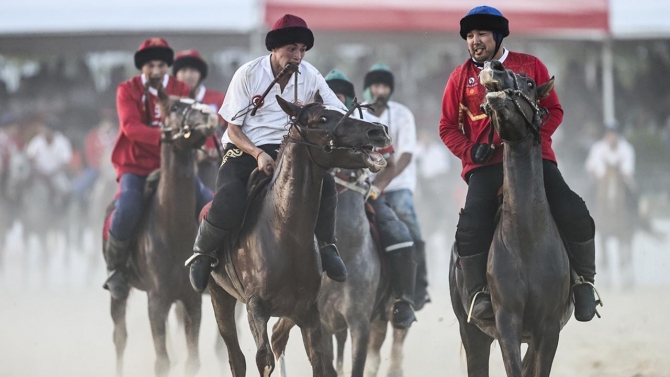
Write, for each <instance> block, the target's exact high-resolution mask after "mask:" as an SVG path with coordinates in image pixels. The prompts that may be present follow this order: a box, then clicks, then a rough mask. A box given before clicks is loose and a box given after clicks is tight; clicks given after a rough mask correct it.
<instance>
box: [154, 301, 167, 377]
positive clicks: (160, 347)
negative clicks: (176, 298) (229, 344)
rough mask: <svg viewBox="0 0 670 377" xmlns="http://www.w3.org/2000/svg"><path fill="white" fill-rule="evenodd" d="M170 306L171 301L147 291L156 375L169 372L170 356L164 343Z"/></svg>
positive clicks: (165, 374) (163, 374) (164, 374)
mask: <svg viewBox="0 0 670 377" xmlns="http://www.w3.org/2000/svg"><path fill="white" fill-rule="evenodd" d="M170 306H172V303H171V302H170V301H169V300H167V299H166V298H164V297H160V296H158V295H156V294H152V293H149V323H150V324H151V335H152V337H153V339H154V348H155V350H156V362H155V363H154V373H155V374H156V376H167V375H168V374H169V372H170V358H169V357H168V353H167V344H166V327H167V316H168V313H169V312H170Z"/></svg>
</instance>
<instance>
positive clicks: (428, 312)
mask: <svg viewBox="0 0 670 377" xmlns="http://www.w3.org/2000/svg"><path fill="white" fill-rule="evenodd" d="M61 244H62V242H61ZM32 248H34V245H33V247H32ZM56 249H59V251H55V252H54V253H55V254H54V258H53V259H52V265H51V266H49V268H48V269H46V270H45V271H44V272H41V273H39V274H37V273H35V271H37V269H33V270H31V269H28V270H31V271H33V273H32V274H31V275H30V276H28V277H26V276H22V275H21V274H22V273H23V272H22V271H24V270H23V266H24V265H26V264H31V265H33V264H34V263H36V256H35V254H36V253H35V252H34V251H33V252H32V256H31V257H30V258H28V260H27V261H25V260H24V259H23V256H24V255H25V250H24V249H21V247H20V246H17V244H12V243H11V242H9V245H8V251H7V255H6V258H5V262H4V264H3V265H2V266H1V267H2V268H0V305H1V309H0V360H2V362H0V376H2V377H33V376H68V377H75V376H82V377H84V376H85V377H90V376H113V375H114V348H113V343H112V336H111V335H112V322H111V319H110V317H109V314H108V305H109V299H108V295H107V293H106V291H103V290H102V289H101V288H99V287H100V282H101V281H102V266H101V265H98V266H97V267H94V268H95V269H96V272H95V273H93V274H92V275H91V276H87V275H86V273H85V271H86V269H88V268H89V267H88V265H87V264H86V258H85V255H86V254H77V255H75V256H74V257H72V258H70V261H69V264H66V262H65V258H64V255H65V251H64V250H65V248H64V247H63V246H62V245H61V247H58V248H56ZM646 252H650V251H648V250H647V251H646ZM654 253H656V251H654ZM658 253H661V251H658ZM667 254H668V253H667V252H665V254H658V255H663V258H661V259H658V260H661V261H662V263H661V266H660V267H659V266H658V264H659V262H658V260H657V261H656V263H655V266H654V267H655V268H662V267H663V266H665V269H664V271H666V275H665V276H661V277H660V278H659V279H660V280H658V279H657V280H656V283H657V284H652V283H649V284H646V285H643V286H642V287H641V288H637V289H634V290H631V291H627V292H623V291H619V290H603V291H602V293H603V295H604V298H605V304H606V306H605V307H604V308H602V309H601V313H602V314H603V318H602V319H599V320H598V319H597V320H594V321H593V322H591V323H588V324H583V323H578V322H576V321H574V320H572V321H571V322H569V323H568V325H567V326H566V328H565V329H564V330H563V332H562V334H561V343H560V345H559V349H558V352H557V355H556V358H555V360H554V369H553V375H554V376H612V377H617V376H620V377H633V376H636V377H641V376H645V377H652V376H657V377H660V376H670V357H668V355H670V353H668V350H667V339H668V338H669V337H670V330H668V327H667V320H666V319H667V313H668V312H670V295H668V293H667V289H664V288H663V287H664V286H665V287H667V284H666V283H664V282H665V280H663V279H664V278H667V268H668V267H669V266H668V265H667V263H666V262H667ZM438 259H441V258H438ZM638 268H640V267H638ZM642 268H644V264H642ZM650 268H651V267H650ZM432 273H433V277H435V281H436V282H437V284H436V286H435V287H433V291H432V292H433V297H434V302H433V303H432V304H430V305H428V306H427V307H426V308H425V310H424V311H422V312H420V313H419V322H418V323H416V324H415V325H414V326H413V327H412V329H411V332H410V334H409V336H408V339H407V341H406V345H405V350H406V355H405V360H404V367H405V376H407V377H413V376H465V358H464V355H463V352H462V350H461V343H460V338H459V335H458V326H457V324H456V320H455V317H454V315H453V313H452V310H451V307H450V304H449V301H448V293H447V288H446V287H445V286H444V285H443V284H440V282H442V281H444V279H443V278H440V277H439V276H437V275H435V272H432ZM659 282H661V283H662V284H660V283H659ZM204 305H205V306H204V318H203V326H202V331H201V334H202V336H201V342H200V346H201V360H202V366H203V367H202V369H201V371H200V373H199V376H214V375H217V376H221V375H223V376H228V375H230V374H229V371H227V370H225V369H222V368H221V367H220V365H219V362H218V360H217V357H216V355H215V351H214V343H215V339H216V337H217V336H218V334H217V332H216V328H215V324H214V318H213V313H212V311H211V305H210V303H209V301H205V303H204ZM146 313H147V309H146V295H145V294H144V293H141V292H134V293H133V295H132V297H131V300H130V304H129V310H128V316H127V318H128V331H129V340H128V347H127V351H126V365H125V375H126V376H151V375H153V362H154V351H153V346H152V340H151V333H150V329H149V323H148V318H147V314H146ZM171 322H172V326H171V332H170V350H171V357H172V362H173V369H172V376H181V375H182V371H183V363H184V358H185V350H184V338H183V336H182V334H181V333H178V332H177V331H178V330H177V327H176V325H175V321H174V317H171ZM240 329H241V330H240V334H241V337H242V343H243V344H242V345H243V350H244V351H245V354H246V357H247V366H248V369H249V370H248V375H249V376H256V375H257V374H256V373H255V370H254V369H255V368H254V365H253V360H254V356H253V355H254V349H255V346H254V345H253V341H252V340H251V337H250V333H249V330H248V324H247V322H246V319H242V321H241V326H240ZM388 354H389V351H388V343H387V344H386V345H385V348H384V355H386V357H385V359H384V361H383V364H382V372H385V371H386V367H387V365H388V356H387V355H388ZM492 354H493V357H492V360H493V361H492V365H491V370H492V373H491V375H492V376H504V371H503V368H502V364H501V361H500V360H501V357H500V349H499V347H498V346H497V345H495V344H494V346H493V352H492ZM347 356H348V355H347ZM287 358H288V372H289V376H298V377H302V376H308V375H309V372H308V371H309V366H308V363H307V358H306V356H305V353H304V349H303V348H302V341H301V338H300V335H299V334H298V333H297V332H295V333H294V334H293V337H292V340H291V342H290V343H289V351H288V355H287ZM347 368H349V363H348V361H347V363H346V365H345V369H347ZM275 375H278V374H275ZM382 375H383V374H382Z"/></svg>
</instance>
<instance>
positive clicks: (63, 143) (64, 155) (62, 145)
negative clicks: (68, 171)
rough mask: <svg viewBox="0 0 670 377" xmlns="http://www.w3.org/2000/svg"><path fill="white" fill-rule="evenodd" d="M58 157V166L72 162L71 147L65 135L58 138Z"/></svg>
mask: <svg viewBox="0 0 670 377" xmlns="http://www.w3.org/2000/svg"><path fill="white" fill-rule="evenodd" d="M58 140H59V143H58V155H59V157H60V159H61V160H60V165H61V166H62V165H67V164H69V163H70V160H72V145H71V144H70V140H68V139H67V138H66V137H65V135H59V136H58Z"/></svg>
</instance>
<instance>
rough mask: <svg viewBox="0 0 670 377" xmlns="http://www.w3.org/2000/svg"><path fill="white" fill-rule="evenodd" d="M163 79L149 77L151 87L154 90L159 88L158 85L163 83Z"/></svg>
mask: <svg viewBox="0 0 670 377" xmlns="http://www.w3.org/2000/svg"><path fill="white" fill-rule="evenodd" d="M161 79H162V77H149V85H151V86H152V87H154V88H157V87H158V85H159V84H160V83H161Z"/></svg>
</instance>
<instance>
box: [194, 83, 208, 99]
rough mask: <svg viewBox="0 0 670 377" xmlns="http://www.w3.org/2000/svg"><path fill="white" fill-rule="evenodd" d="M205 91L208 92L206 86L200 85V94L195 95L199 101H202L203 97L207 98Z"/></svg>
mask: <svg viewBox="0 0 670 377" xmlns="http://www.w3.org/2000/svg"><path fill="white" fill-rule="evenodd" d="M205 92H207V89H205V86H204V85H200V89H198V94H196V95H195V100H196V101H198V102H202V99H203V98H205Z"/></svg>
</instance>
